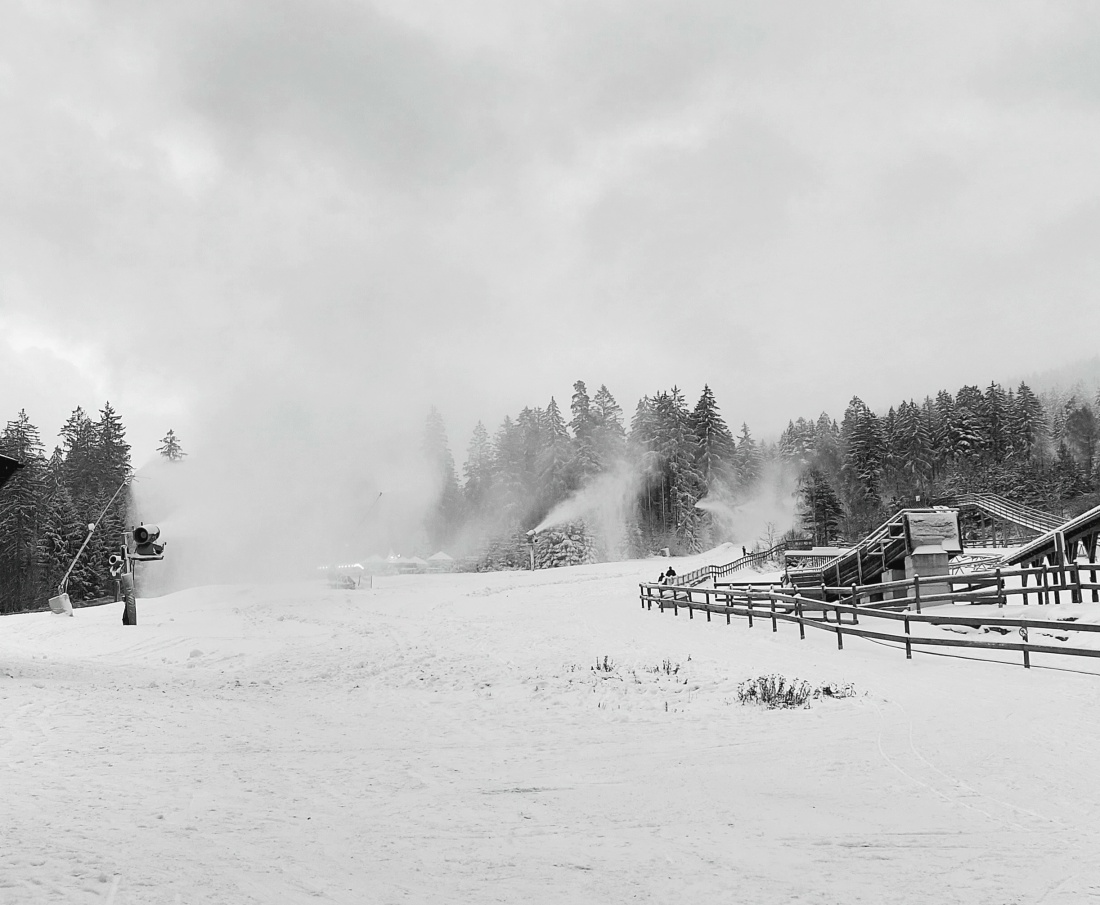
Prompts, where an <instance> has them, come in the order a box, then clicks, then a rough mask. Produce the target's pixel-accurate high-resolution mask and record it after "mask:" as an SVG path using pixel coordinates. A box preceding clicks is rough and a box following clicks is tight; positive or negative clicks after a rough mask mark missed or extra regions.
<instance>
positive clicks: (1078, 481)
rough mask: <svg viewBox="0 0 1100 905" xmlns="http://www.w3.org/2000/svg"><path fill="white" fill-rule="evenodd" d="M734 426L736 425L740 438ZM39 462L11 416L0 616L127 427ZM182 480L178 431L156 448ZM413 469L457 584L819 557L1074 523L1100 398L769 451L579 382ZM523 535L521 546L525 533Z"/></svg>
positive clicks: (1098, 472) (104, 420)
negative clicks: (930, 537)
mask: <svg viewBox="0 0 1100 905" xmlns="http://www.w3.org/2000/svg"><path fill="white" fill-rule="evenodd" d="M735 423H736V422H735ZM59 440H60V443H59V445H58V446H57V447H56V448H55V449H53V451H52V452H50V453H49V454H47V452H46V450H45V447H44V444H43V442H42V439H41V434H40V432H39V429H38V427H37V426H36V425H34V424H33V423H32V422H31V421H30V418H29V417H28V416H27V413H26V412H25V411H21V412H19V413H18V415H17V416H16V417H15V418H13V419H12V420H10V421H8V422H7V423H6V424H5V426H4V428H3V431H2V432H0V453H2V454H3V455H6V456H9V457H11V458H14V459H16V460H18V461H19V462H21V463H23V465H24V467H23V468H21V469H19V470H18V471H16V472H15V474H14V475H13V476H12V478H11V479H10V480H9V482H8V483H7V484H6V485H5V486H4V488H3V490H0V613H9V612H15V611H18V610H22V609H27V608H31V607H34V606H40V605H42V604H44V603H45V600H46V598H48V597H50V596H52V595H53V594H55V593H56V590H57V585H58V583H59V581H60V580H61V577H62V575H63V574H64V571H65V569H67V568H68V566H69V563H70V562H72V559H73V557H74V556H75V554H76V552H77V550H78V549H79V547H80V545H81V543H83V541H84V538H85V537H86V536H87V527H88V524H89V523H91V522H94V521H95V520H96V519H97V518H98V517H99V515H100V514H101V513H102V512H103V510H104V507H105V506H106V505H107V503H108V501H109V500H110V498H111V496H112V494H114V492H115V491H116V490H117V489H118V488H119V486H120V485H121V484H123V483H124V482H125V481H127V480H128V479H129V478H130V476H131V473H132V467H131V461H130V446H129V444H128V443H127V442H126V431H125V428H124V426H123V423H122V419H121V417H120V415H119V414H118V412H117V411H115V409H114V408H113V407H112V406H111V404H110V403H109V402H108V403H105V404H104V406H103V408H102V409H101V410H100V411H99V412H98V413H96V414H95V415H94V416H93V415H89V414H88V413H87V412H85V411H84V410H83V409H82V408H79V407H78V408H76V409H75V410H74V411H73V412H72V414H71V415H70V416H69V418H68V419H67V420H66V421H65V423H64V425H62V427H61V430H60V432H59ZM157 451H158V452H159V453H160V455H161V456H162V457H163V458H164V459H167V460H168V461H170V462H174V463H179V462H181V461H183V459H184V457H185V456H186V453H185V452H184V451H183V448H182V445H181V443H180V440H179V438H178V437H177V436H176V434H175V432H174V431H168V433H167V435H166V436H165V437H164V438H162V440H161V445H160V446H159V447H158V448H157ZM420 452H421V453H422V455H423V457H424V459H425V461H426V462H427V463H428V466H429V470H430V473H431V475H432V481H433V487H434V491H435V495H434V498H433V502H432V505H431V506H430V508H429V511H428V513H427V517H426V518H425V521H424V535H423V537H424V540H423V543H424V548H423V549H420V550H412V551H405V552H413V553H420V554H425V555H430V554H431V553H433V552H436V551H438V550H445V551H447V552H450V553H452V554H453V555H455V556H457V557H459V558H460V560H462V562H463V565H464V566H465V567H466V568H480V569H498V568H525V567H527V566H528V565H529V563H530V559H531V557H532V556H533V557H534V558H535V562H536V564H537V565H538V566H539V567H550V566H556V565H570V564H576V563H584V562H593V561H598V560H606V559H620V558H625V557H634V556H643V555H648V554H650V553H653V552H654V551H656V550H660V549H663V548H665V547H667V548H669V549H670V551H671V552H673V553H690V552H695V551H699V550H703V549H707V548H709V547H711V546H714V545H715V544H717V543H720V542H723V541H731V540H732V541H736V542H738V543H746V542H748V543H755V542H759V543H760V544H768V543H771V541H772V540H773V539H774V538H775V537H776V533H777V531H778V534H782V532H783V531H785V530H787V529H788V528H789V529H791V531H792V532H793V533H794V534H796V535H799V536H802V537H808V538H811V539H812V540H813V541H814V543H816V544H818V545H831V544H839V543H848V542H853V541H856V540H858V539H859V538H860V537H861V536H862V535H863V534H864V533H866V532H867V531H869V530H870V529H872V528H874V527H876V526H877V525H879V524H881V523H882V522H883V521H884V520H885V519H886V518H887V517H889V516H890V515H891V514H893V513H894V512H895V511H897V509H899V508H903V507H905V506H912V505H916V504H920V505H928V504H930V503H936V502H939V501H944V502H949V501H950V499H951V498H952V497H955V496H957V495H959V494H962V493H967V492H991V493H997V494H1000V495H1002V496H1005V497H1008V498H1010V499H1013V500H1016V501H1019V502H1021V503H1025V504H1028V505H1030V506H1034V507H1036V508H1039V509H1044V510H1046V511H1049V512H1052V513H1053V514H1056V515H1058V516H1062V517H1069V516H1072V515H1075V514H1077V513H1078V512H1081V511H1083V510H1084V509H1086V508H1089V507H1090V506H1093V505H1096V504H1098V503H1100V493H1098V491H1100V398H1090V397H1089V395H1088V394H1086V393H1084V392H1083V391H1081V390H1078V391H1076V392H1050V393H1045V394H1043V396H1042V397H1040V396H1038V395H1036V394H1035V393H1034V392H1032V390H1031V389H1030V388H1029V387H1028V386H1027V385H1026V384H1023V383H1021V384H1020V385H1019V386H1018V387H1016V388H1015V389H1008V390H1006V389H1004V388H1003V387H1001V386H1000V385H999V384H996V383H992V384H990V385H989V386H988V387H986V388H985V389H984V390H983V389H980V388H979V387H977V386H964V387H961V388H960V389H959V390H958V391H956V392H955V393H951V392H949V391H947V390H939V391H937V392H936V393H935V394H934V395H931V396H927V397H925V398H924V400H923V401H920V402H917V401H915V400H912V399H910V400H903V401H901V402H898V403H897V404H896V405H894V406H891V407H890V408H889V409H888V410H887V411H886V412H885V413H881V412H878V413H876V412H874V411H872V410H871V409H870V408H869V407H868V406H867V405H866V404H865V403H864V402H863V401H862V400H861V399H860V398H859V397H853V398H852V400H851V401H850V403H849V404H848V406H847V408H846V409H845V411H844V412H843V413H842V415H841V417H840V419H839V420H837V419H836V418H834V417H833V416H831V415H829V414H828V413H824V412H823V413H821V414H820V415H818V416H817V417H815V418H812V419H807V418H802V417H800V418H798V419H797V420H791V421H790V422H789V423H788V425H787V427H786V429H785V430H784V431H783V432H782V434H781V435H780V436H779V438H778V440H777V441H776V442H774V443H760V442H758V441H757V440H756V439H755V438H754V437H753V435H752V432H751V430H750V428H749V426H748V425H747V424H745V423H744V422H741V423H740V426H739V427H738V428H737V429H736V431H734V430H733V429H732V428H731V427H730V424H729V422H728V421H727V420H726V417H725V416H724V414H723V410H722V408H721V406H720V404H719V401H718V399H717V398H716V396H715V394H714V392H713V391H712V390H711V388H710V387H709V386H704V387H703V390H702V392H701V394H700V395H699V397H698V399H697V400H696V401H695V402H694V403H692V402H691V401H690V400H689V399H688V398H687V397H686V396H685V394H684V391H683V390H681V389H680V388H679V387H675V386H674V387H672V388H670V389H668V390H660V391H657V392H654V393H652V394H647V395H645V396H643V397H642V398H641V399H640V400H638V401H637V403H636V404H635V405H634V407H633V409H632V411H631V414H630V416H629V421H628V419H627V416H626V415H625V414H624V410H623V407H622V406H621V405H620V403H619V402H618V401H617V400H616V398H615V396H614V395H613V394H612V393H611V391H610V390H609V389H608V388H607V387H606V386H605V385H601V386H600V387H599V389H598V390H596V391H595V392H594V393H590V392H589V389H588V386H587V384H586V383H585V382H584V381H581V380H578V381H576V382H575V383H574V384H573V392H572V394H571V396H570V397H569V400H568V405H567V406H565V405H564V404H563V403H562V402H559V401H558V399H557V398H556V397H551V398H550V399H549V400H548V401H547V402H546V404H545V405H543V406H537V407H533V408H532V407H525V408H523V409H522V410H521V411H520V412H518V413H517V414H516V415H515V416H508V417H506V418H504V419H503V421H502V422H501V423H500V424H499V425H498V426H497V428H496V429H495V430H494V431H490V429H489V428H487V427H486V425H485V424H484V423H482V422H479V423H478V424H477V425H476V426H475V428H474V430H473V433H472V436H471V437H470V439H469V441H468V443H467V444H465V453H464V457H463V460H462V464H461V466H459V465H458V464H457V463H456V461H455V456H454V454H453V453H452V447H451V444H450V440H449V438H448V436H447V431H446V426H445V421H444V417H443V415H442V413H440V412H439V411H437V410H435V409H434V408H433V409H432V410H431V411H430V412H429V414H428V417H427V419H426V421H425V424H424V430H423V433H422V436H421V443H420ZM776 492H779V493H782V494H786V495H787V497H788V501H789V502H790V503H792V504H793V508H794V511H795V519H794V524H793V526H792V525H790V524H783V525H775V524H760V525H757V526H756V527H755V529H754V530H755V531H756V532H757V536H756V537H755V538H752V537H745V536H743V537H731V536H729V534H730V528H729V524H728V522H724V521H723V520H722V518H721V512H722V511H727V512H728V511H733V510H737V509H738V508H739V507H742V506H744V505H745V504H747V503H749V502H750V501H752V500H753V499H754V498H756V497H758V496H760V495H763V494H768V493H770V494H775V493H776ZM128 508H129V494H128V492H124V493H122V494H121V495H120V497H119V499H118V500H117V501H116V503H115V504H114V506H113V507H112V508H111V509H110V510H109V511H108V513H107V515H106V516H105V517H104V519H103V521H102V523H101V524H100V527H99V529H98V530H97V531H96V532H95V534H94V535H93V537H92V539H91V542H90V543H89V545H88V548H87V549H86V551H85V552H84V554H83V556H82V557H81V559H80V561H79V562H78V563H77V564H76V567H75V568H74V570H73V573H72V575H71V576H70V579H69V585H68V590H69V593H70V594H71V595H72V597H73V599H74V600H76V601H79V600H90V599H96V598H101V597H104V596H107V594H108V593H109V588H108V571H107V568H106V561H107V557H108V555H109V553H110V552H111V551H113V550H114V549H115V547H116V546H117V545H118V544H119V543H122V542H123V540H124V537H125V534H126V531H127V527H128V525H129V521H128ZM535 528H538V529H539V530H538V532H537V534H536V535H535V538H534V543H533V544H532V543H531V537H529V535H528V532H529V531H531V530H532V529H535Z"/></svg>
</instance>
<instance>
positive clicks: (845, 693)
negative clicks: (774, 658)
mask: <svg viewBox="0 0 1100 905" xmlns="http://www.w3.org/2000/svg"><path fill="white" fill-rule="evenodd" d="M855 693H856V689H855V686H854V685H853V684H852V683H851V682H825V683H822V684H821V685H818V686H817V687H816V688H815V687H814V686H813V685H811V684H810V683H809V682H807V681H806V680H805V679H788V678H787V677H786V676H781V675H779V674H778V673H772V674H771V675H768V676H757V677H756V678H755V679H746V680H745V681H744V682H742V683H741V684H740V685H738V686H737V700H739V701H740V702H741V703H742V704H759V705H761V706H762V707H767V708H768V709H769V710H771V709H774V708H777V707H805V706H807V705H808V702H809V700H810V698H813V699H814V700H820V699H821V698H850V697H852V696H853V695H855Z"/></svg>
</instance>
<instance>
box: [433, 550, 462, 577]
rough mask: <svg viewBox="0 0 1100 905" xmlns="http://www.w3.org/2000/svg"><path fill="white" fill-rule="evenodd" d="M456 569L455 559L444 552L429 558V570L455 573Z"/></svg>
mask: <svg viewBox="0 0 1100 905" xmlns="http://www.w3.org/2000/svg"><path fill="white" fill-rule="evenodd" d="M454 568H455V560H454V557H453V556H448V555H447V554H446V553H444V552H443V551H442V550H440V551H439V552H438V553H433V554H432V555H431V556H429V557H428V569H429V570H430V571H432V572H453V571H454Z"/></svg>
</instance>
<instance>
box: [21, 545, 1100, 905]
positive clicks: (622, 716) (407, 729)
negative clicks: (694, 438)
mask: <svg viewBox="0 0 1100 905" xmlns="http://www.w3.org/2000/svg"><path fill="white" fill-rule="evenodd" d="M729 558H730V556H729V555H728V551H725V552H724V553H723V552H719V553H718V554H716V556H715V558H714V559H713V561H715V562H721V561H726V560H728V559H729ZM675 562H676V566H677V569H678V571H681V572H683V571H685V570H687V569H690V568H692V567H694V566H696V565H698V564H700V563H701V562H702V560H700V559H698V558H696V559H693V560H684V561H675ZM665 564H666V562H665V561H664V560H651V561H646V562H631V563H615V564H607V565H599V566H588V567H580V568H572V569H560V570H554V571H548V572H538V573H496V574H485V575H430V576H429V575H425V576H407V577H387V578H381V579H376V581H375V587H374V588H373V589H367V588H363V589H360V590H356V591H335V590H330V589H328V588H327V587H322V586H319V585H315V584H302V585H271V586H239V587H238V586H225V587H208V588H200V589H195V590H190V591H186V592H181V593H178V594H174V595H171V596H167V597H162V598H156V599H149V600H142V601H140V603H139V619H140V624H139V625H138V626H136V627H124V626H123V625H122V624H121V609H122V607H121V604H118V605H114V606H105V607H99V608H95V609H85V610H78V611H77V612H76V616H75V617H74V618H71V619H70V618H67V617H58V616H54V615H52V614H48V613H47V614H33V615H22V616H12V617H6V618H3V619H0V769H2V771H3V772H2V774H0V775H2V777H3V778H2V781H0V853H2V857H0V902H3V903H24V902H26V903H34V902H64V903H91V902H107V901H111V902H114V903H117V905H130V903H134V905H136V903H142V905H146V903H149V905H155V903H174V902H180V903H221V902H224V903H265V905H275V903H305V902H309V903H318V902H333V903H365V902H366V903H391V902H392V903H401V902H425V903H429V902H430V903H456V902H470V903H485V902H508V903H512V902H524V903H540V902H569V903H588V902H593V903H614V902H655V903H656V902H660V903H667V902H670V901H689V902H707V903H709V902H744V903H760V905H764V903H790V902H803V903H822V905H825V903H829V905H835V903H845V905H848V903H858V902H866V903H876V905H878V903H891V902H897V903H910V902H911V903H951V902H960V903H964V902H965V903H991V905H993V903H996V905H1003V903H1010V902H1021V903H1022V902H1028V903H1031V902H1044V903H1048V905H1054V903H1080V902H1085V901H1090V900H1092V899H1093V898H1096V897H1100V864H1097V862H1096V859H1095V851H1096V849H1097V847H1098V845H1100V783H1098V781H1097V774H1098V772H1100V770H1098V767H1097V763H1098V761H1097V756H1098V752H1100V676H1098V675H1096V674H1089V673H1087V672H1083V671H1075V670H1089V669H1098V670H1100V664H1095V665H1094V663H1093V661H1091V660H1076V659H1074V660H1071V659H1068V658H1065V659H1061V660H1059V659H1056V658H1052V657H1047V658H1043V657H1039V656H1036V657H1035V658H1034V661H1033V662H1034V664H1035V668H1033V669H1031V670H1024V669H1023V668H1021V666H1020V665H1019V663H1018V661H1016V660H1014V661H1013V663H1012V664H1011V665H1010V664H1001V663H983V662H976V661H973V660H969V659H962V658H953V657H950V656H942V655H929V654H924V653H920V652H917V653H915V654H914V660H913V661H912V662H908V661H906V660H905V657H904V654H903V653H902V652H900V651H898V650H897V649H894V648H890V647H886V646H883V645H879V644H874V643H871V642H868V641H861V640H858V639H855V638H846V639H845V649H844V650H843V651H838V650H837V649H836V641H835V638H834V637H833V636H831V635H830V634H828V633H825V632H810V633H809V637H808V638H807V639H806V640H805V641H799V640H798V630H797V628H796V627H795V626H792V625H783V624H780V626H779V632H778V633H777V634H773V633H772V632H771V628H770V625H769V624H768V623H767V622H766V621H765V620H760V621H758V622H757V624H756V627H755V628H754V629H752V630H751V631H750V630H749V629H748V627H747V625H746V624H745V622H744V621H743V620H734V623H733V625H731V626H727V625H726V624H725V620H724V619H716V620H715V621H713V622H711V623H709V624H708V623H707V622H706V620H705V619H704V618H700V616H699V615H697V616H696V618H695V619H694V620H689V619H688V618H687V614H686V613H684V612H683V611H681V613H680V615H679V616H673V615H672V614H671V612H666V613H664V614H660V613H658V612H657V611H656V610H654V611H652V612H650V611H646V610H643V609H641V607H640V605H639V603H638V600H637V582H638V581H652V580H654V579H655V578H656V576H657V573H658V572H659V571H660V569H661V568H663V567H664V565H665ZM1047 609H1048V608H1042V611H1040V612H1036V613H1034V614H1033V615H1036V616H1038V615H1040V613H1041V615H1042V616H1047V615H1048V614H1047V613H1046V612H1044V611H1045V610H1047ZM1098 609H1100V605H1098ZM941 653H942V652H941ZM605 658H606V661H605ZM597 664H599V666H600V668H599V669H595V668H594V667H595V666H596V665H597ZM605 665H606V668H605ZM1054 667H1057V668H1054ZM772 672H779V673H782V674H785V675H787V676H792V677H801V678H805V679H808V680H810V681H811V682H813V683H815V684H817V683H821V682H851V683H853V684H854V685H855V687H856V689H857V691H858V692H859V693H858V694H857V696H856V697H853V698H848V699H843V700H821V701H816V702H814V703H813V705H812V706H811V707H810V708H809V709H800V710H785V711H779V710H776V711H767V710H761V709H757V708H753V707H746V706H742V705H741V704H739V703H738V702H737V697H736V688H737V685H738V683H739V682H740V681H742V680H744V679H747V678H750V677H752V676H755V675H759V674H762V673H772Z"/></svg>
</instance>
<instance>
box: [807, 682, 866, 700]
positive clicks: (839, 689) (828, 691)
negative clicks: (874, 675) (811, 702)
mask: <svg viewBox="0 0 1100 905" xmlns="http://www.w3.org/2000/svg"><path fill="white" fill-rule="evenodd" d="M855 693H856V687H855V685H853V684H852V683H851V682H826V683H824V684H823V685H819V686H818V687H817V688H816V689H815V690H814V697H815V698H851V697H855Z"/></svg>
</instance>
